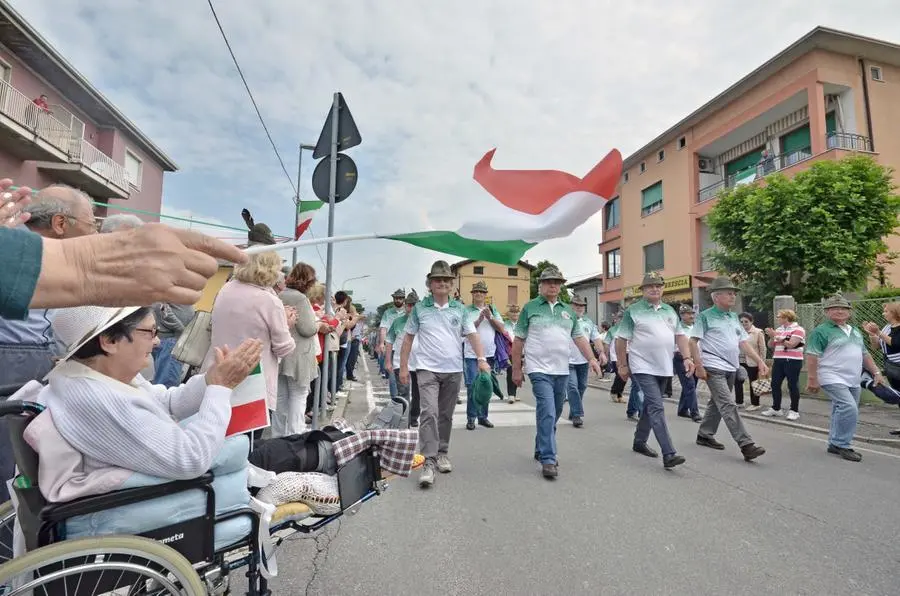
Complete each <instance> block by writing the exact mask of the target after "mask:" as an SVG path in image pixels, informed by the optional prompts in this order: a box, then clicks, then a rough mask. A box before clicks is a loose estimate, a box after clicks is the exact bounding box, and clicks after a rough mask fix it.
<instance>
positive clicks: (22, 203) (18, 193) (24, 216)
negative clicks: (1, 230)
mask: <svg viewBox="0 0 900 596" xmlns="http://www.w3.org/2000/svg"><path fill="white" fill-rule="evenodd" d="M12 185H13V181H12V180H10V179H9V178H4V179H3V180H0V193H2V195H0V226H3V227H6V228H15V227H17V226H19V225H20V224H23V223H25V222H26V221H28V218H29V217H31V214H30V213H28V212H27V211H25V207H26V206H27V205H28V203H30V202H31V189H30V188H28V187H27V186H22V187H20V188H17V189H16V190H14V191H10V190H9V187H10V186H12Z"/></svg>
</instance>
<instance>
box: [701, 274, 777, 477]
mask: <svg viewBox="0 0 900 596" xmlns="http://www.w3.org/2000/svg"><path fill="white" fill-rule="evenodd" d="M708 290H709V293H710V297H711V298H712V301H713V306H712V308H708V309H706V310H704V311H703V312H701V313H700V316H699V317H698V318H697V322H696V323H695V324H694V327H693V329H692V331H691V354H692V356H693V359H694V366H695V372H696V375H697V378H698V379H701V380H703V381H706V385H707V387H709V393H710V396H709V403H708V404H707V406H706V412H705V413H704V414H703V420H702V422H701V423H700V429H699V430H698V432H697V444H698V445H702V446H703V447H711V448H712V449H718V450H722V449H725V445H723V444H722V443H720V442H718V441H716V439H715V435H716V431H717V430H718V429H719V422H721V421H722V420H725V426H727V427H728V431H729V432H730V433H731V437H732V438H733V439H734V441H735V442H736V443H737V444H738V446H739V447H740V448H741V453H742V454H743V456H744V459H745V460H746V461H752V460H754V459H756V458H757V457H759V456H760V455H763V454H764V453H765V452H766V450H765V449H763V448H762V447H760V446H759V445H757V444H756V443H754V442H753V438H752V437H751V436H750V433H748V432H747V429H746V428H745V427H744V422H743V421H742V420H741V415H740V413H739V412H738V409H737V404H735V403H734V394H733V390H734V379H735V376H736V375H737V371H738V369H739V368H740V366H741V365H740V362H739V356H740V354H741V352H743V353H744V354H745V355H746V356H747V358H749V359H750V360H752V361H753V362H755V363H756V365H757V366H758V367H759V374H760V375H762V376H766V375H767V374H769V368H768V367H767V366H766V361H765V360H764V358H763V357H762V356H760V355H759V354H757V353H756V350H755V349H753V346H752V345H751V344H750V341H749V339H750V336H749V335H747V331H746V330H744V326H743V325H741V323H740V321H739V320H738V316H737V314H736V313H735V312H734V311H733V310H732V309H733V308H734V304H735V302H736V301H737V291H738V289H737V287H735V285H734V284H732V283H731V280H730V279H728V277H726V276H720V277H717V278H716V279H714V280H713V281H712V283H710V284H709V288H708Z"/></svg>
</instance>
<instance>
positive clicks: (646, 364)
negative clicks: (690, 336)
mask: <svg viewBox="0 0 900 596" xmlns="http://www.w3.org/2000/svg"><path fill="white" fill-rule="evenodd" d="M676 335H684V329H683V328H682V327H681V323H680V322H679V320H678V314H677V313H676V312H675V309H674V308H672V307H671V306H669V305H668V304H666V303H664V302H661V303H659V304H658V305H656V306H653V305H652V304H650V303H649V302H647V300H646V299H643V298H642V299H640V300H638V301H637V302H635V303H634V304H632V305H631V306H629V307H628V308H627V309H625V315H624V316H623V317H622V322H621V323H619V328H618V330H617V331H616V338H622V339H625V340H628V342H629V350H628V366H629V368H630V369H631V372H632V373H637V374H645V375H655V376H658V377H671V376H672V374H673V367H672V359H673V358H674V357H675V336H676Z"/></svg>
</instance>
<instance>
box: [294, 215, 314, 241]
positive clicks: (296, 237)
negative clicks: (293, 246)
mask: <svg viewBox="0 0 900 596" xmlns="http://www.w3.org/2000/svg"><path fill="white" fill-rule="evenodd" d="M311 223H312V218H310V219H307V220H306V221H301V222H300V225H298V226H297V229H296V230H295V231H294V240H299V239H300V236H302V235H303V232H305V231H306V230H307V228H309V224H311Z"/></svg>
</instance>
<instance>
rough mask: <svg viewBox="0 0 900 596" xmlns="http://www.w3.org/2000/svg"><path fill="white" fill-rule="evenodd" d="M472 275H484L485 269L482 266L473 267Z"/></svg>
mask: <svg viewBox="0 0 900 596" xmlns="http://www.w3.org/2000/svg"><path fill="white" fill-rule="evenodd" d="M472 273H474V274H475V275H484V267H483V266H482V265H475V266H474V267H472Z"/></svg>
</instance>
